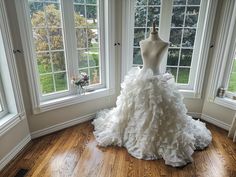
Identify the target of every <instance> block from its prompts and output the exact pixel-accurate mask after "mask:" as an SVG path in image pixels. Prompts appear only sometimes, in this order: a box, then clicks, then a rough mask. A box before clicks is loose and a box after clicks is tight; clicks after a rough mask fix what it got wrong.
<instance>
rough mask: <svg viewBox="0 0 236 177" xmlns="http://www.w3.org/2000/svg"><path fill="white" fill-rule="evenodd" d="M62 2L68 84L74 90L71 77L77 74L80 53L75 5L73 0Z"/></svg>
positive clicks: (63, 0) (62, 0)
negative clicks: (77, 48) (75, 21)
mask: <svg viewBox="0 0 236 177" xmlns="http://www.w3.org/2000/svg"><path fill="white" fill-rule="evenodd" d="M61 2H62V18H63V25H64V31H63V32H64V38H65V53H66V62H67V70H68V79H69V80H68V84H69V90H70V92H72V91H73V90H72V88H73V87H72V85H71V84H70V79H71V78H72V77H73V76H76V75H77V73H78V72H77V68H78V62H77V59H78V54H77V50H76V46H77V45H76V34H75V33H76V31H75V28H74V6H73V0H61Z"/></svg>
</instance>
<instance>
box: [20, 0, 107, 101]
mask: <svg viewBox="0 0 236 177" xmlns="http://www.w3.org/2000/svg"><path fill="white" fill-rule="evenodd" d="M22 1H24V2H25V3H26V4H27V7H26V9H25V10H26V12H25V15H26V17H25V18H26V19H29V21H30V25H29V26H28V29H27V30H29V34H30V35H31V36H30V37H28V40H29V43H31V44H33V47H32V50H31V53H32V55H33V58H34V60H35V61H34V63H33V65H34V67H35V69H33V70H34V71H33V72H34V75H35V77H36V78H35V80H36V81H34V82H35V84H36V85H37V88H38V92H39V93H38V94H39V97H40V100H41V101H47V100H51V99H56V98H61V97H63V96H67V95H73V94H74V89H75V87H73V85H71V81H70V80H71V79H72V78H76V77H77V78H78V77H79V76H80V74H81V73H86V74H87V75H88V76H89V86H88V90H90V91H92V90H96V89H99V88H104V87H105V85H106V83H105V81H106V78H105V77H104V75H105V74H104V72H105V57H104V51H103V50H104V48H102V47H101V46H104V40H101V36H102V35H103V33H104V31H103V29H104V27H103V26H102V25H103V24H104V23H103V21H104V18H105V17H104V16H103V14H104V12H102V11H103V6H104V3H103V1H99V0H74V1H73V2H72V1H67V0H22ZM27 11H28V13H27ZM27 14H29V15H28V16H27ZM30 38H31V39H30Z"/></svg>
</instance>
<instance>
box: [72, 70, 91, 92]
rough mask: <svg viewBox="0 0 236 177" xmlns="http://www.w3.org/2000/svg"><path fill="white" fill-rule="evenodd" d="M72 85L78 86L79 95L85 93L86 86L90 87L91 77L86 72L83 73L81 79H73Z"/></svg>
mask: <svg viewBox="0 0 236 177" xmlns="http://www.w3.org/2000/svg"><path fill="white" fill-rule="evenodd" d="M71 83H72V84H73V85H74V86H77V87H78V89H79V93H81V92H83V93H84V92H85V88H84V87H85V86H88V85H89V76H88V75H87V73H85V72H81V73H80V75H79V77H73V78H72V80H71Z"/></svg>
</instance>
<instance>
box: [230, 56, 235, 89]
mask: <svg viewBox="0 0 236 177" xmlns="http://www.w3.org/2000/svg"><path fill="white" fill-rule="evenodd" d="M228 91H230V92H236V58H235V59H234V61H233V68H232V71H231V74H230V79H229V85H228Z"/></svg>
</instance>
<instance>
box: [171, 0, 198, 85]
mask: <svg viewBox="0 0 236 177" xmlns="http://www.w3.org/2000/svg"><path fill="white" fill-rule="evenodd" d="M199 9H200V0H174V2H173V9H172V20H171V30H170V38H169V41H170V47H169V51H168V58H167V69H169V66H176V68H175V69H174V73H176V77H177V79H176V81H177V83H181V84H188V83H189V74H190V69H191V68H190V66H191V63H192V55H193V49H194V42H195V37H196V30H197V24H198V14H199ZM171 70H173V68H171Z"/></svg>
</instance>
